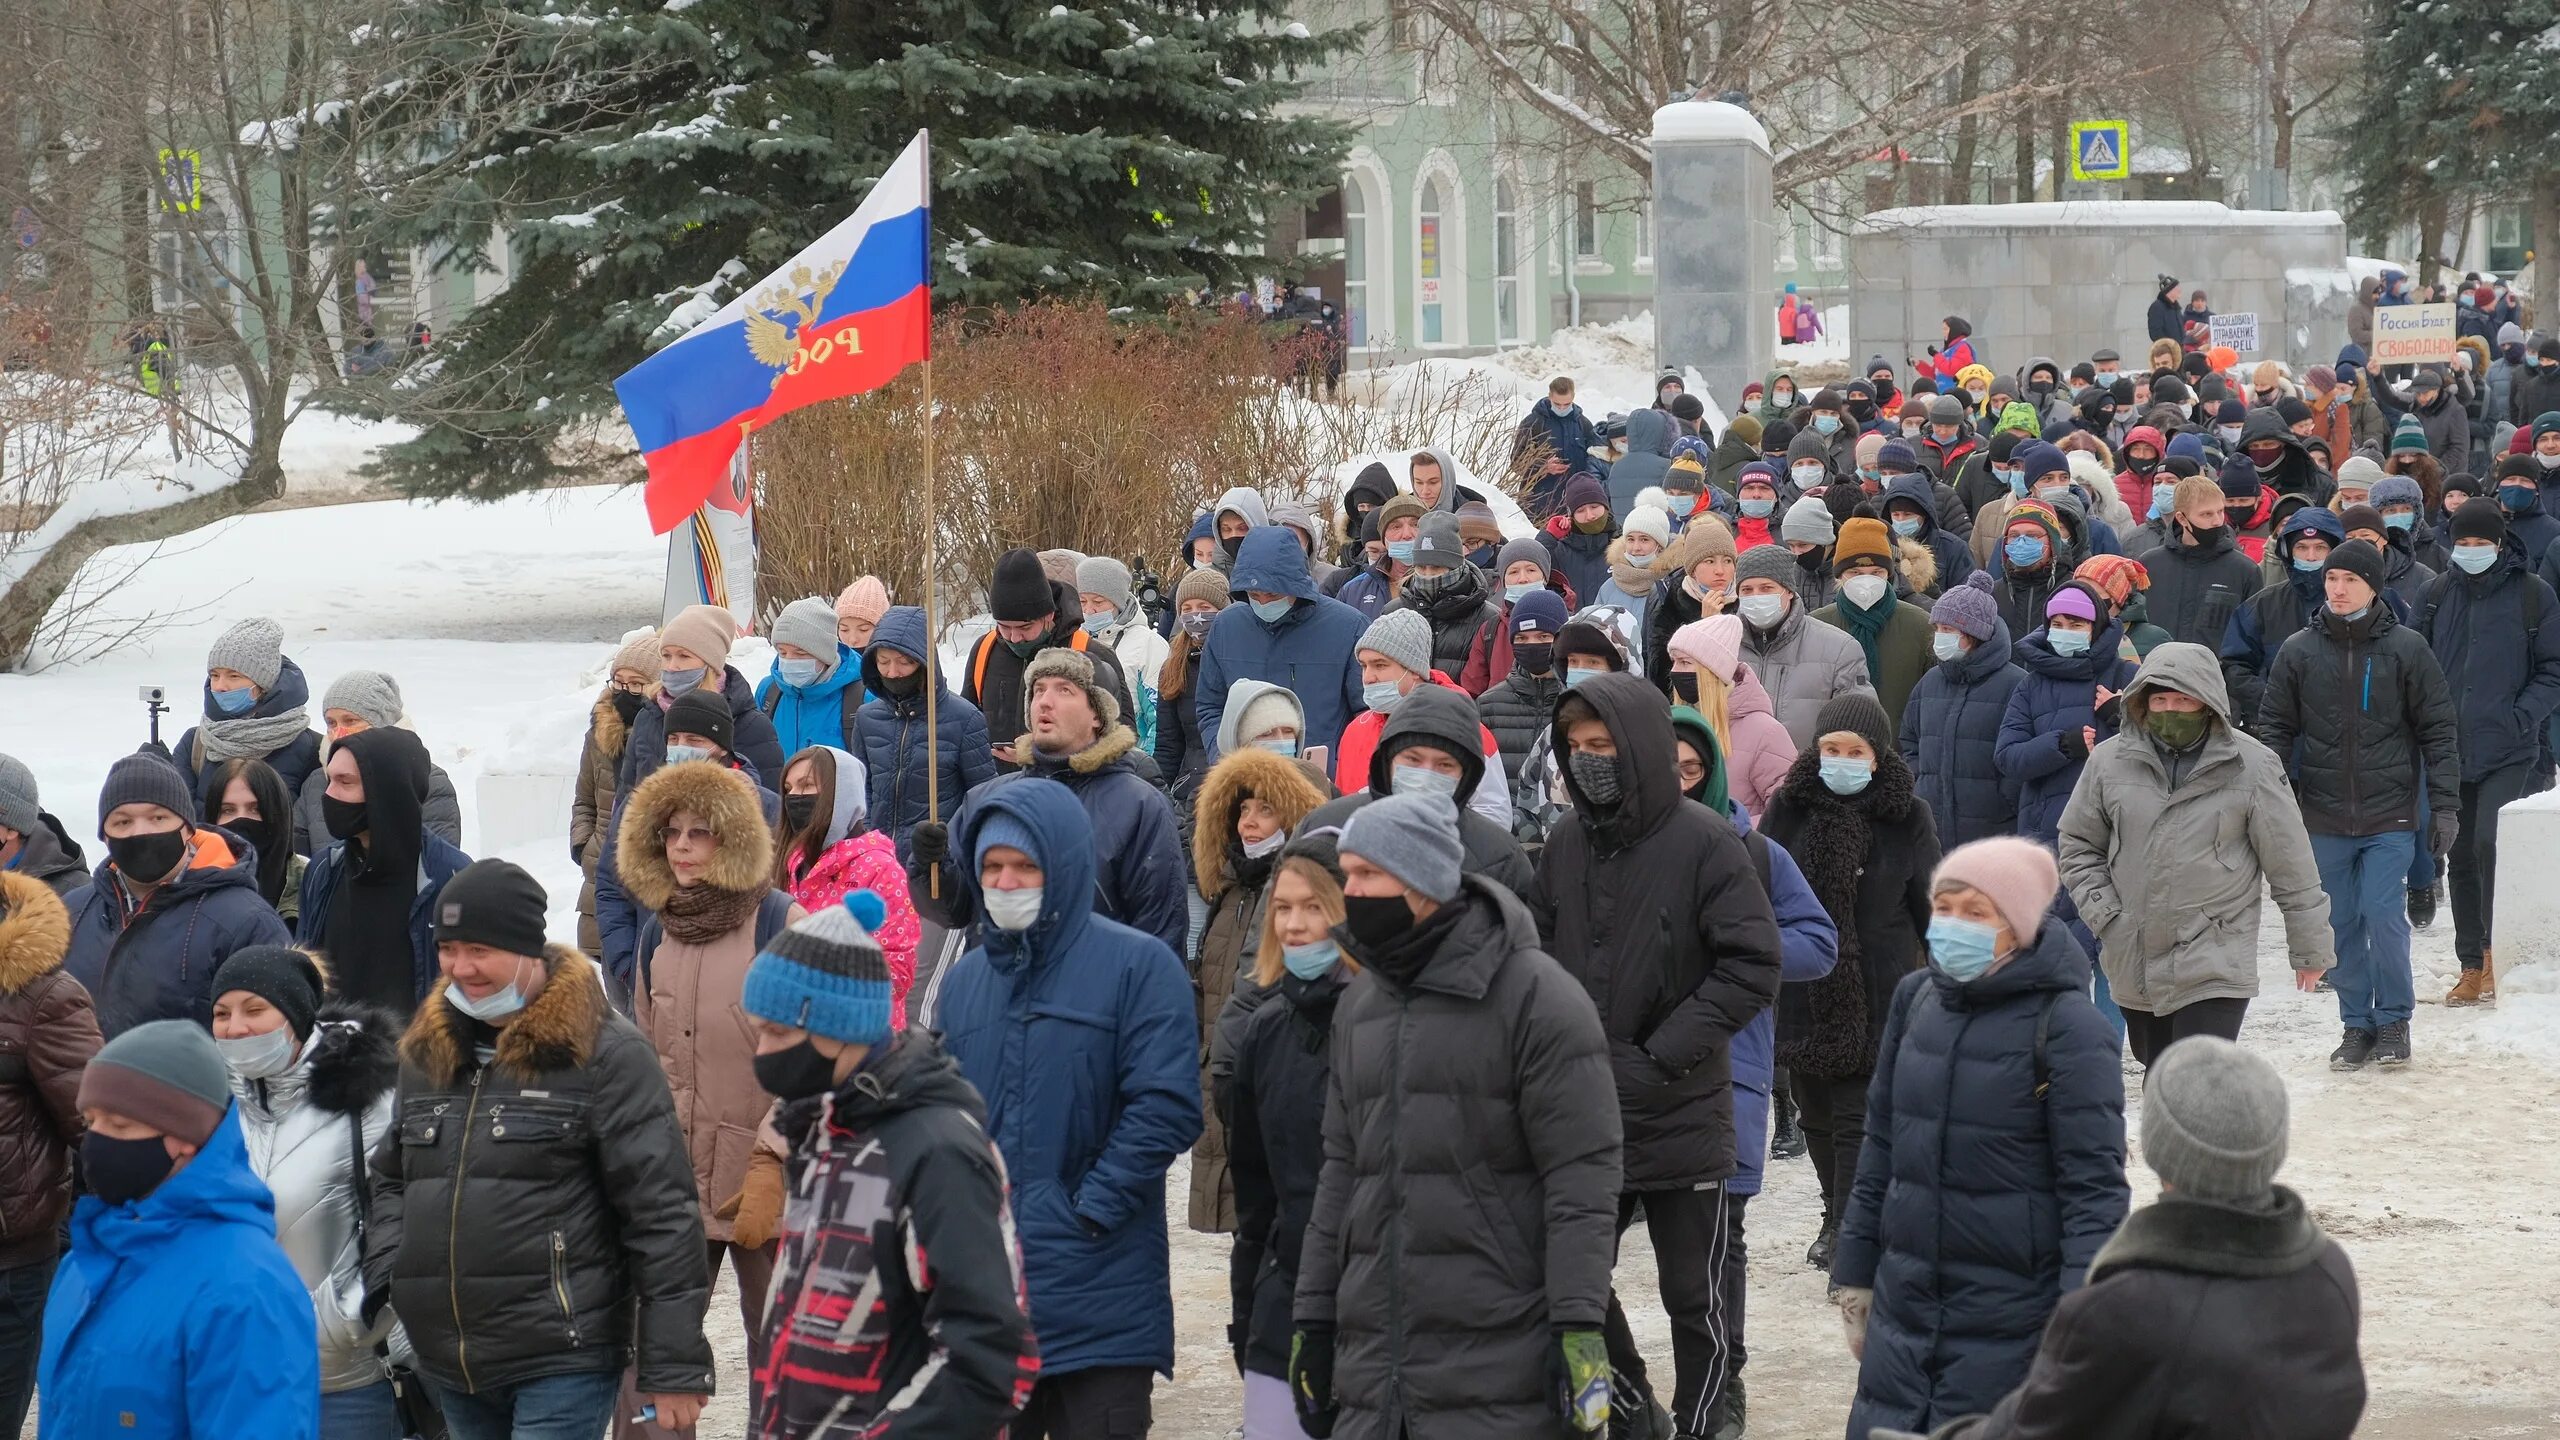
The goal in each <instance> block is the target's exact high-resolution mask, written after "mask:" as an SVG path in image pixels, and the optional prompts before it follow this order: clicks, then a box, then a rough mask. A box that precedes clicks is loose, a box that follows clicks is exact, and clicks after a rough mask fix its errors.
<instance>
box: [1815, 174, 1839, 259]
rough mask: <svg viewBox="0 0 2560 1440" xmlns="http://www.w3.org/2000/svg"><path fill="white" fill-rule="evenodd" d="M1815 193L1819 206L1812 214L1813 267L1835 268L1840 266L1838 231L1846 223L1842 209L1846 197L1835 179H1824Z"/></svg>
mask: <svg viewBox="0 0 2560 1440" xmlns="http://www.w3.org/2000/svg"><path fill="white" fill-rule="evenodd" d="M1816 193H1817V194H1818V195H1819V196H1820V199H1819V200H1818V201H1817V202H1816V203H1817V204H1818V206H1819V208H1818V209H1816V210H1815V212H1814V216H1813V268H1815V269H1816V270H1837V269H1839V268H1840V232H1841V230H1843V229H1844V228H1846V226H1847V224H1848V217H1847V216H1846V215H1845V214H1844V213H1843V210H1842V201H1843V200H1844V199H1845V198H1846V197H1845V195H1844V193H1843V192H1842V190H1841V188H1840V182H1839V181H1837V180H1825V181H1824V182H1822V188H1821V189H1820V190H1819V191H1817V192H1816Z"/></svg>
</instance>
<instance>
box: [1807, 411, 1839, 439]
mask: <svg viewBox="0 0 2560 1440" xmlns="http://www.w3.org/2000/svg"><path fill="white" fill-rule="evenodd" d="M1813 428H1814V430H1815V432H1816V433H1818V434H1823V435H1828V434H1831V433H1832V432H1833V431H1835V430H1838V429H1839V428H1840V417H1839V416H1837V415H1816V416H1814V417H1813Z"/></svg>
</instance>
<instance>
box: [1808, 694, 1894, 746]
mask: <svg viewBox="0 0 2560 1440" xmlns="http://www.w3.org/2000/svg"><path fill="white" fill-rule="evenodd" d="M1835 730H1846V731H1848V732H1849V733H1851V734H1853V735H1856V736H1858V737H1860V738H1862V739H1864V740H1865V741H1866V742H1867V744H1869V745H1871V746H1873V747H1874V748H1875V752H1876V754H1877V755H1878V756H1882V755H1884V754H1885V753H1886V752H1888V751H1890V750H1892V749H1893V721H1892V720H1890V719H1888V718H1886V716H1885V713H1884V705H1883V703H1882V702H1881V701H1879V700H1877V699H1876V694H1875V692H1874V691H1872V690H1852V691H1849V692H1848V693H1847V694H1845V695H1839V696H1836V697H1834V698H1833V699H1832V700H1831V701H1830V703H1828V704H1826V705H1824V706H1823V707H1822V713H1821V714H1820V715H1819V716H1817V717H1815V719H1814V722H1813V734H1814V738H1815V739H1816V740H1819V739H1820V738H1821V737H1823V736H1825V735H1828V734H1830V733H1831V732H1833V731H1835Z"/></svg>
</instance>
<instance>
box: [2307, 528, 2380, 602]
mask: <svg viewBox="0 0 2560 1440" xmlns="http://www.w3.org/2000/svg"><path fill="white" fill-rule="evenodd" d="M2333 570H2344V571H2346V572H2347V573H2348V574H2350V575H2353V576H2355V577H2356V578H2357V579H2359V580H2362V581H2363V582H2364V583H2366V584H2367V585H2370V586H2372V587H2373V589H2374V593H2375V594H2376V595H2379V594H2380V593H2381V592H2382V552H2381V551H2379V550H2376V549H2374V548H2373V547H2372V546H2371V545H2369V544H2367V543H2366V542H2364V541H2362V540H2349V541H2347V542H2346V543H2345V544H2343V545H2340V546H2338V547H2336V548H2335V549H2333V550H2331V551H2330V552H2329V561H2328V563H2327V564H2325V565H2322V566H2321V567H2320V575H2321V578H2323V579H2326V578H2328V575H2329V573H2330V572H2331V571H2333Z"/></svg>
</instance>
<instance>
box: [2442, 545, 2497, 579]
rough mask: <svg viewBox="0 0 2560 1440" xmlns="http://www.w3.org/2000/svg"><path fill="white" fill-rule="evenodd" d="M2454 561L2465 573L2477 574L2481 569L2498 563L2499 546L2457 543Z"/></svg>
mask: <svg viewBox="0 0 2560 1440" xmlns="http://www.w3.org/2000/svg"><path fill="white" fill-rule="evenodd" d="M2453 563H2454V564H2456V565H2459V566H2461V567H2462V573H2463V574H2465V575H2477V574H2479V573H2480V572H2481V571H2483V570H2486V569H2488V568H2489V567H2490V566H2492V565H2495V564H2497V563H2498V547H2497V546H2495V545H2456V546H2454V547H2453Z"/></svg>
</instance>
